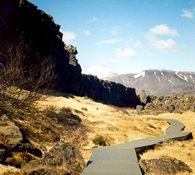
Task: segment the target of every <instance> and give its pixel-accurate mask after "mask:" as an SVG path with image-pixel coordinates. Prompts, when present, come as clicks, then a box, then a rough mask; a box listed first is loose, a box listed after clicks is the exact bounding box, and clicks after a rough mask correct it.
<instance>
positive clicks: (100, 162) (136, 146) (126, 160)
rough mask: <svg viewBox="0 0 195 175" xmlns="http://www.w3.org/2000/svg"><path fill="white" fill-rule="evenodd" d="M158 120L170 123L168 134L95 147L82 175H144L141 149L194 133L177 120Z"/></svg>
mask: <svg viewBox="0 0 195 175" xmlns="http://www.w3.org/2000/svg"><path fill="white" fill-rule="evenodd" d="M153 119H155V120H156V118H153ZM158 120H165V121H167V122H168V123H169V124H170V127H169V128H167V130H166V135H163V136H159V137H148V138H145V139H140V140H135V141H131V142H127V143H124V144H117V145H112V146H106V147H101V148H97V149H94V151H93V153H92V155H91V157H90V159H89V161H88V163H87V166H86V168H85V169H84V171H83V173H82V175H142V172H141V169H140V167H139V164H138V158H137V154H138V153H139V152H140V151H142V150H144V149H146V148H147V147H150V146H153V145H155V144H158V143H162V142H163V141H166V140H173V139H174V140H182V139H187V138H188V137H191V135H192V133H191V132H182V131H183V129H184V128H185V126H184V125H183V124H182V123H180V122H178V121H177V120H172V119H158Z"/></svg>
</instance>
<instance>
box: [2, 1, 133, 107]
mask: <svg viewBox="0 0 195 175" xmlns="http://www.w3.org/2000/svg"><path fill="white" fill-rule="evenodd" d="M62 36H63V34H62V33H61V32H60V26H59V25H57V24H55V22H54V20H53V18H52V17H51V16H49V15H47V14H46V13H45V12H43V11H41V10H39V9H38V8H37V7H36V6H35V5H33V4H32V3H30V2H28V1H26V0H1V1H0V63H1V64H3V65H6V64H9V63H10V62H11V61H12V60H13V59H15V58H17V60H19V62H20V63H21V64H22V66H23V68H22V70H23V72H25V75H26V76H32V77H33V76H34V78H35V79H36V78H38V77H40V73H39V72H40V70H42V69H44V66H43V65H42V64H45V66H47V63H44V61H43V60H44V59H47V60H49V61H50V62H52V64H53V66H54V71H55V74H56V77H57V78H56V79H55V83H54V88H55V89H56V90H58V91H61V92H68V93H73V94H76V95H81V96H84V95H85V96H88V97H90V98H92V99H95V100H97V101H100V102H104V103H106V104H113V105H117V106H129V105H130V106H133V107H134V106H135V104H136V103H137V97H136V94H135V90H134V89H131V88H125V87H124V86H122V85H119V84H116V83H108V82H105V81H100V80H99V79H97V78H96V77H93V76H86V75H82V74H81V67H80V65H79V64H78V62H77V60H76V54H77V50H76V48H75V47H73V46H67V45H66V44H64V42H63V41H62ZM41 66H42V67H41ZM45 69H46V68H45ZM30 70H32V71H30ZM35 70H36V71H35ZM32 72H33V73H32ZM32 74H33V75H32Z"/></svg>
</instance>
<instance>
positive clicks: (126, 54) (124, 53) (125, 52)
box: [116, 48, 136, 58]
mask: <svg viewBox="0 0 195 175" xmlns="http://www.w3.org/2000/svg"><path fill="white" fill-rule="evenodd" d="M116 53H117V57H119V58H131V57H134V56H136V52H135V51H134V50H133V49H131V48H124V49H117V50H116Z"/></svg>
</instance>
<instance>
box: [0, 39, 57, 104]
mask: <svg viewBox="0 0 195 175" xmlns="http://www.w3.org/2000/svg"><path fill="white" fill-rule="evenodd" d="M1 46H4V47H1V54H3V57H4V59H2V58H0V96H1V97H0V98H4V97H5V96H6V95H9V96H11V97H13V98H15V99H18V100H19V101H20V102H19V105H21V104H23V103H28V104H32V103H33V102H34V101H35V100H37V99H38V98H39V95H38V93H36V92H37V91H38V90H39V89H40V88H41V89H44V90H46V89H49V88H51V87H52V85H53V83H54V80H55V78H56V76H55V73H54V69H55V64H54V63H53V62H52V58H51V57H46V58H41V57H40V56H39V54H38V53H35V54H34V55H35V56H37V57H39V58H40V62H39V63H38V64H35V65H33V64H28V63H27V61H28V58H29V57H28V55H29V53H30V49H31V48H29V47H30V46H28V45H27V44H26V43H25V42H24V40H22V39H20V42H19V44H18V45H16V46H13V47H11V46H9V43H3V44H2V43H1ZM8 48H9V49H8ZM0 57H1V56H0ZM26 60H27V61H26Z"/></svg>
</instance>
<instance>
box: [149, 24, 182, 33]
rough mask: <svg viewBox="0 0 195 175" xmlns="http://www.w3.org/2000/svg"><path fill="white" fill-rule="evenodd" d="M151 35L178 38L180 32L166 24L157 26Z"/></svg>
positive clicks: (152, 29) (151, 31)
mask: <svg viewBox="0 0 195 175" xmlns="http://www.w3.org/2000/svg"><path fill="white" fill-rule="evenodd" d="M150 33H151V34H154V35H164V36H178V35H179V34H178V32H177V30H175V29H171V28H170V27H169V26H167V25H166V24H160V25H156V26H155V27H153V28H151V29H150Z"/></svg>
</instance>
